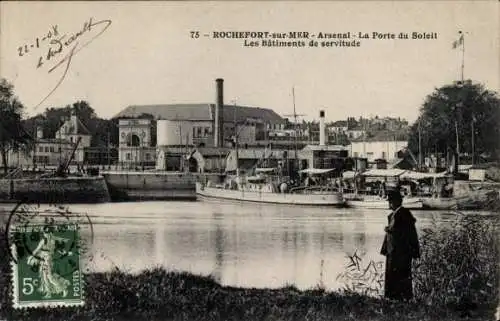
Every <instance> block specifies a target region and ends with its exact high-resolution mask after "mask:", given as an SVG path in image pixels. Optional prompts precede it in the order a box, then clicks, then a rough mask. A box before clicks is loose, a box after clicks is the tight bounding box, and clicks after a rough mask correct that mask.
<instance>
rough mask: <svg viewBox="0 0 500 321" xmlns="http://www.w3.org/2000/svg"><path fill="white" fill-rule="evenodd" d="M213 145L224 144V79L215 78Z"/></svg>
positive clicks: (221, 145) (219, 145) (220, 145)
mask: <svg viewBox="0 0 500 321" xmlns="http://www.w3.org/2000/svg"><path fill="white" fill-rule="evenodd" d="M215 85H216V96H215V115H214V116H215V117H214V118H215V119H214V146H215V147H223V146H224V79H222V78H217V79H215Z"/></svg>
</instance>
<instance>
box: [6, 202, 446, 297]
mask: <svg viewBox="0 0 500 321" xmlns="http://www.w3.org/2000/svg"><path fill="white" fill-rule="evenodd" d="M70 209H71V210H72V211H79V212H87V213H88V214H89V215H90V216H91V220H92V222H93V224H94V241H93V243H92V249H91V253H92V254H94V256H95V258H94V259H93V260H92V261H91V262H90V261H89V262H87V263H88V267H89V268H90V269H91V270H93V271H106V270H111V269H113V268H114V267H118V268H119V269H120V270H124V271H128V272H133V273H135V272H139V271H141V270H143V269H145V268H151V267H154V266H163V267H166V268H167V269H171V270H182V271H191V272H193V273H199V274H204V275H208V274H211V275H213V276H214V277H215V279H216V280H217V281H219V282H221V283H223V284H227V285H233V286H245V287H280V286H283V285H285V284H295V285H296V286H297V287H298V288H311V287H314V286H316V285H318V284H319V285H324V286H325V287H326V288H329V289H332V288H337V287H339V286H341V284H339V283H337V281H336V277H337V275H338V274H339V273H340V272H342V271H343V270H344V266H345V264H346V263H347V258H346V256H347V255H348V254H349V255H350V254H353V253H354V251H357V253H360V254H364V258H365V260H368V261H369V260H371V259H373V260H375V261H381V260H383V257H382V256H380V255H379V250H380V245H381V242H382V239H383V227H384V226H385V223H386V219H387V214H388V213H387V212H386V211H384V210H365V211H360V210H352V209H333V208H312V207H311V208H304V207H292V206H272V205H258V204H257V205H256V204H230V203H215V202H214V203H205V202H191V203H182V202H175V203H168V202H150V203H111V204H97V205H72V206H70ZM414 214H415V216H416V217H417V219H418V221H417V228H419V229H422V228H423V227H425V226H427V225H429V224H430V223H431V221H432V220H433V219H435V220H437V222H439V223H440V224H446V222H447V221H449V220H452V219H454V217H455V216H454V215H449V214H443V213H436V212H414ZM2 218H3V220H5V216H4V215H2ZM84 237H89V236H88V235H86V236H84ZM89 254H90V253H87V257H88V255H89Z"/></svg>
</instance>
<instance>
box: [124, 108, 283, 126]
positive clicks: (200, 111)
mask: <svg viewBox="0 0 500 321" xmlns="http://www.w3.org/2000/svg"><path fill="white" fill-rule="evenodd" d="M223 111H224V115H223V116H224V119H225V121H227V122H231V121H234V120H236V121H237V122H244V121H247V120H248V119H262V120H263V121H265V122H268V123H283V122H284V119H283V118H282V117H281V116H280V115H278V114H277V113H276V112H274V111H273V110H272V109H267V108H260V107H248V106H234V105H224V108H223ZM142 114H150V115H152V116H153V117H154V118H155V119H166V120H193V121H194V120H197V121H212V120H213V119H214V117H215V104H208V103H200V104H162V105H132V106H128V107H127V108H125V109H124V110H122V111H121V112H120V113H118V114H117V115H116V116H115V117H114V118H125V117H130V118H138V117H139V116H141V115H142Z"/></svg>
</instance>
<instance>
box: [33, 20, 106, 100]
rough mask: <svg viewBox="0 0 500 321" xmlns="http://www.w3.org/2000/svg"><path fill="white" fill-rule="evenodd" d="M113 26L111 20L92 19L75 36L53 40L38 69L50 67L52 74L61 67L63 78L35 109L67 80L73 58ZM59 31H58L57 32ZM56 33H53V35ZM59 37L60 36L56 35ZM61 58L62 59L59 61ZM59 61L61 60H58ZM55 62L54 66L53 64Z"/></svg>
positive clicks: (39, 59)
mask: <svg viewBox="0 0 500 321" xmlns="http://www.w3.org/2000/svg"><path fill="white" fill-rule="evenodd" d="M110 25H111V20H99V21H94V20H93V18H90V19H89V20H88V21H86V22H85V23H84V24H83V28H82V29H81V30H80V31H78V32H76V33H73V34H70V35H68V34H63V35H61V36H60V37H58V38H54V39H51V40H50V42H49V46H50V47H49V49H48V51H47V53H46V54H45V55H42V56H40V57H39V58H38V63H37V66H36V67H37V69H38V68H42V67H43V66H45V64H47V65H48V73H49V74H50V73H52V72H53V71H55V70H57V69H58V68H59V67H61V68H64V71H63V73H62V76H61V78H59V80H58V82H57V84H56V85H55V86H54V88H53V89H52V90H51V91H50V92H49V93H48V94H47V96H45V98H43V99H42V100H41V101H40V102H39V103H38V104H37V105H36V106H35V109H36V108H37V107H38V106H40V105H41V104H43V103H44V102H45V101H46V100H47V99H48V98H49V97H50V96H51V95H52V94H53V93H54V91H56V89H57V88H58V87H59V86H60V85H61V83H62V82H63V80H64V79H65V78H66V75H67V73H68V70H69V67H70V65H71V60H72V59H73V57H74V56H75V55H76V54H77V53H78V52H80V50H82V49H83V48H85V47H87V46H88V45H89V44H90V43H91V42H92V41H94V40H95V39H96V38H98V37H99V36H100V35H102V34H103V33H104V31H106V29H108V28H109V26H110ZM55 31H57V29H56V30H55ZM93 32H97V33H96V34H95V35H94V36H93V37H92V38H90V40H88V41H87V42H83V44H80V41H79V40H80V39H81V37H82V36H83V35H86V34H92V33H93ZM54 34H55V32H54V33H53V35H54ZM56 36H58V34H57V35H56ZM63 55H64V56H63ZM59 57H60V59H59ZM58 59H59V60H58ZM54 61H55V63H54V64H52V63H53V62H54Z"/></svg>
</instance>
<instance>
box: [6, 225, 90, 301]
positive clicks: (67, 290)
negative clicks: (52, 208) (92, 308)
mask: <svg viewBox="0 0 500 321" xmlns="http://www.w3.org/2000/svg"><path fill="white" fill-rule="evenodd" d="M13 238H14V242H13V244H11V250H12V253H13V260H12V282H13V292H14V293H13V299H14V302H13V303H14V307H15V308H24V307H55V306H78V305H83V304H84V292H83V278H82V271H81V261H80V258H81V256H80V253H79V251H80V247H79V229H78V226H77V225H76V224H74V223H67V224H48V225H42V224H38V225H20V226H15V227H13Z"/></svg>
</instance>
